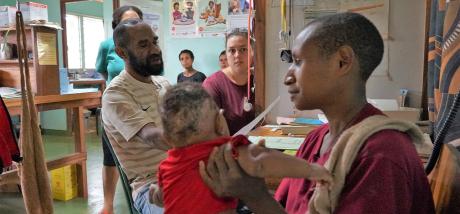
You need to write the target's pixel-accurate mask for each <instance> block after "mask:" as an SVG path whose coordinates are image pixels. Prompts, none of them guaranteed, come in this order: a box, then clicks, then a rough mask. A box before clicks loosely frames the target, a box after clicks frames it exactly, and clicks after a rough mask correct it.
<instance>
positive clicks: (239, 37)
mask: <svg viewBox="0 0 460 214" xmlns="http://www.w3.org/2000/svg"><path fill="white" fill-rule="evenodd" d="M248 41H250V42H248ZM248 43H250V44H251V45H248ZM252 44H253V42H252V40H250V39H248V32H247V30H246V29H238V28H237V29H234V30H232V31H231V32H230V33H229V34H228V35H227V38H226V55H227V61H228V67H227V68H224V69H222V70H219V71H217V72H216V73H214V74H212V75H211V76H209V77H208V78H207V79H206V80H205V81H204V82H203V87H204V88H205V89H206V90H207V91H208V93H209V94H210V95H211V96H212V97H213V99H214V101H215V102H216V103H217V106H219V108H221V109H223V110H224V117H225V119H226V120H227V124H228V128H229V130H230V135H233V134H234V133H236V132H237V131H238V130H240V129H241V128H242V127H244V126H245V125H246V124H248V123H249V122H251V121H252V120H253V119H254V118H255V111H254V100H255V99H254V93H253V92H252V90H251V89H252V87H253V85H254V82H253V77H252V75H251V74H250V72H249V68H250V65H251V63H252V57H253V52H252V48H251V46H253V45H252ZM248 84H249V86H248Z"/></svg>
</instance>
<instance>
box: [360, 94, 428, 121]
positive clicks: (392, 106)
mask: <svg viewBox="0 0 460 214" xmlns="http://www.w3.org/2000/svg"><path fill="white" fill-rule="evenodd" d="M367 101H368V102H369V103H370V104H372V105H374V106H375V107H376V108H378V109H380V110H381V111H382V112H383V113H384V114H386V115H388V116H389V117H391V118H395V119H400V120H407V121H411V122H416V121H419V120H420V109H418V108H409V107H400V106H398V102H397V101H396V100H395V99H367Z"/></svg>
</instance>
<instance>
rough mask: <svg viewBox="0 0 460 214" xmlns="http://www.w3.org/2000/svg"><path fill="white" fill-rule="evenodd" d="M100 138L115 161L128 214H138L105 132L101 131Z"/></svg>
mask: <svg viewBox="0 0 460 214" xmlns="http://www.w3.org/2000/svg"><path fill="white" fill-rule="evenodd" d="M102 138H103V141H102V143H106V145H107V148H109V150H110V154H112V157H113V160H114V161H115V165H116V166H117V169H118V172H119V173H120V179H121V183H122V185H123V190H124V192H125V196H126V201H127V202H128V207H129V212H130V213H131V214H139V211H137V209H136V207H134V200H133V196H132V194H131V193H132V189H131V186H130V185H129V180H128V176H126V174H125V172H124V171H123V168H122V167H121V165H120V161H118V158H117V155H115V152H114V151H113V148H112V145H111V144H110V141H109V138H108V137H107V135H106V133H105V131H102Z"/></svg>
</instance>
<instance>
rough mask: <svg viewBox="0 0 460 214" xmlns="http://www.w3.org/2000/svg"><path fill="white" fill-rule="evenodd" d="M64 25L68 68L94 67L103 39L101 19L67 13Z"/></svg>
mask: <svg viewBox="0 0 460 214" xmlns="http://www.w3.org/2000/svg"><path fill="white" fill-rule="evenodd" d="M66 25H67V56H68V66H69V69H78V70H81V71H85V70H88V69H94V68H95V64H96V58H97V52H98V50H99V45H100V43H101V42H102V41H103V40H104V25H103V21H102V19H99V18H92V17H86V16H80V15H71V14H67V15H66ZM95 29H100V30H95Z"/></svg>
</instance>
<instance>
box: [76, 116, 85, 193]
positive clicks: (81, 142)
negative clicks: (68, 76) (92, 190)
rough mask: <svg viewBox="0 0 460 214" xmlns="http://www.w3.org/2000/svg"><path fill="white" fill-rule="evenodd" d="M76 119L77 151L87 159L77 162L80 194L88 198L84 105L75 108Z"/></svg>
mask: <svg viewBox="0 0 460 214" xmlns="http://www.w3.org/2000/svg"><path fill="white" fill-rule="evenodd" d="M73 115H74V121H75V131H74V137H75V153H83V154H84V155H85V160H84V161H81V162H80V163H79V164H77V182H78V196H80V197H83V198H88V184H87V179H86V178H87V175H86V158H87V156H86V154H87V153H86V143H85V123H84V117H83V107H76V108H73Z"/></svg>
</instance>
